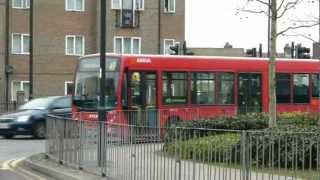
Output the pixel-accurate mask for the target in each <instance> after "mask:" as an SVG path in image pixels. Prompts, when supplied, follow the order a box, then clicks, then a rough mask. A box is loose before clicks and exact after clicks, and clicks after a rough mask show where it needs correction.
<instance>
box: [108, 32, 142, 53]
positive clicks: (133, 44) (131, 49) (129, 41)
mask: <svg viewBox="0 0 320 180" xmlns="http://www.w3.org/2000/svg"><path fill="white" fill-rule="evenodd" d="M113 52H115V53H117V54H122V53H123V54H141V38H140V37H121V36H116V37H114V42H113Z"/></svg>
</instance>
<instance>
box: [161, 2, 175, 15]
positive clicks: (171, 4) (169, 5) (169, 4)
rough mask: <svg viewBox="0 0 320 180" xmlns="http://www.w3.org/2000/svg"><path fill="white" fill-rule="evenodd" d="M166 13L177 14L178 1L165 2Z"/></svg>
mask: <svg viewBox="0 0 320 180" xmlns="http://www.w3.org/2000/svg"><path fill="white" fill-rule="evenodd" d="M164 12H167V13H174V12H176V0H164Z"/></svg>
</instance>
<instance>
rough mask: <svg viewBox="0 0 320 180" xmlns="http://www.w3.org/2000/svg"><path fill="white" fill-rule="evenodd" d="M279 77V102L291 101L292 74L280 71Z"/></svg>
mask: <svg viewBox="0 0 320 180" xmlns="http://www.w3.org/2000/svg"><path fill="white" fill-rule="evenodd" d="M276 79H277V88H276V89H277V90H276V91H277V92H276V95H277V103H291V93H290V91H291V86H290V82H291V77H290V74H286V73H278V74H277V75H276Z"/></svg>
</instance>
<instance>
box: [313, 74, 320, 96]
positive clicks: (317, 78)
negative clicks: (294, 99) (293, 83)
mask: <svg viewBox="0 0 320 180" xmlns="http://www.w3.org/2000/svg"><path fill="white" fill-rule="evenodd" d="M312 97H314V98H319V97H320V74H312Z"/></svg>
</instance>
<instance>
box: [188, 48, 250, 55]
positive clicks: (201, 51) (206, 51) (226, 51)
mask: <svg viewBox="0 0 320 180" xmlns="http://www.w3.org/2000/svg"><path fill="white" fill-rule="evenodd" d="M188 50H189V51H192V52H194V53H195V55H199V56H231V57H243V56H245V52H244V49H243V48H188Z"/></svg>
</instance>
